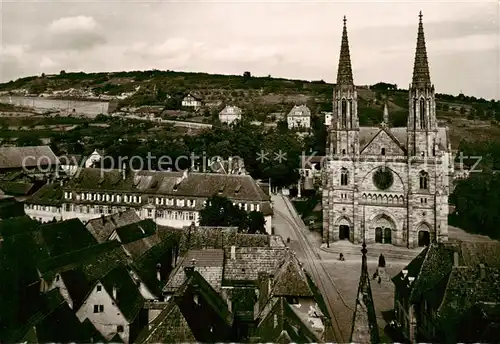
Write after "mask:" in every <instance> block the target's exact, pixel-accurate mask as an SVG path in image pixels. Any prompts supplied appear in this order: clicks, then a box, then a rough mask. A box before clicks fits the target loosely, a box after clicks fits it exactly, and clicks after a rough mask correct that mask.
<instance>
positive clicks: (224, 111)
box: [219, 105, 242, 115]
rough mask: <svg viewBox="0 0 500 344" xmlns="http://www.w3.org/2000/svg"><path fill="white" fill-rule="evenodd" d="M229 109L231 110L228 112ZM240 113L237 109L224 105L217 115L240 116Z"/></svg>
mask: <svg viewBox="0 0 500 344" xmlns="http://www.w3.org/2000/svg"><path fill="white" fill-rule="evenodd" d="M230 109H232V111H231V112H230V111H229V110H230ZM241 113H242V111H241V109H240V108H239V107H237V106H231V105H226V107H225V108H224V109H222V111H221V112H219V115H241Z"/></svg>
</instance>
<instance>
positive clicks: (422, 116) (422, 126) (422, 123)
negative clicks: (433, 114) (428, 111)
mask: <svg viewBox="0 0 500 344" xmlns="http://www.w3.org/2000/svg"><path fill="white" fill-rule="evenodd" d="M426 124H427V123H426V121H425V100H424V98H421V99H420V129H425V128H426V127H427V125H426Z"/></svg>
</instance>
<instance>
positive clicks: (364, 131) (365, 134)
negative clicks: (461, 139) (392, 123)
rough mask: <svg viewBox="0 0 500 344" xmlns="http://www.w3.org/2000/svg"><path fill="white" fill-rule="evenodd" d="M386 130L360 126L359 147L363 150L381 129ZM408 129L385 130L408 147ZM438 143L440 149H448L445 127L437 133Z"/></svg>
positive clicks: (390, 128) (391, 128)
mask: <svg viewBox="0 0 500 344" xmlns="http://www.w3.org/2000/svg"><path fill="white" fill-rule="evenodd" d="M382 130H384V129H383V128H381V127H359V148H360V151H363V148H365V147H366V146H367V145H368V144H369V143H370V142H371V141H372V140H373V138H375V136H377V134H379V132H380V131H382ZM407 130H408V128H406V127H388V128H385V131H386V132H388V133H390V134H392V136H393V137H394V138H396V139H397V140H398V141H399V143H400V144H401V146H402V148H404V149H407ZM436 139H437V144H438V147H439V149H441V150H447V149H448V132H447V129H446V128H444V127H441V128H438V133H437V138H436Z"/></svg>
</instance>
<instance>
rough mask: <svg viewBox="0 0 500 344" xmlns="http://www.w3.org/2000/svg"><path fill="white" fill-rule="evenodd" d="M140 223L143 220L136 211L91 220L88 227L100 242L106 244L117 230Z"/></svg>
mask: <svg viewBox="0 0 500 344" xmlns="http://www.w3.org/2000/svg"><path fill="white" fill-rule="evenodd" d="M139 221H141V218H140V217H139V216H138V215H137V213H136V212H135V210H128V211H125V212H118V213H116V214H112V215H108V216H102V217H99V218H95V219H91V220H89V221H88V222H87V224H86V227H87V229H88V230H89V232H90V233H92V235H93V236H94V237H95V238H96V239H97V241H98V242H104V241H106V240H108V238H109V236H110V235H111V234H112V233H113V232H114V231H115V230H116V229H117V228H119V227H122V226H126V225H129V224H132V223H136V222H139Z"/></svg>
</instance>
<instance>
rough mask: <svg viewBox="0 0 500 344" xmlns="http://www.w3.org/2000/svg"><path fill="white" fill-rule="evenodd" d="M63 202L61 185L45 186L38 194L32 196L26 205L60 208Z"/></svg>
mask: <svg viewBox="0 0 500 344" xmlns="http://www.w3.org/2000/svg"><path fill="white" fill-rule="evenodd" d="M62 202H63V192H62V189H61V187H60V185H59V184H56V183H51V184H45V185H44V186H42V187H41V188H40V189H39V190H38V191H37V192H35V193H34V194H33V195H31V197H30V198H28V199H27V200H26V201H25V203H26V204H38V205H54V206H60V205H62Z"/></svg>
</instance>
